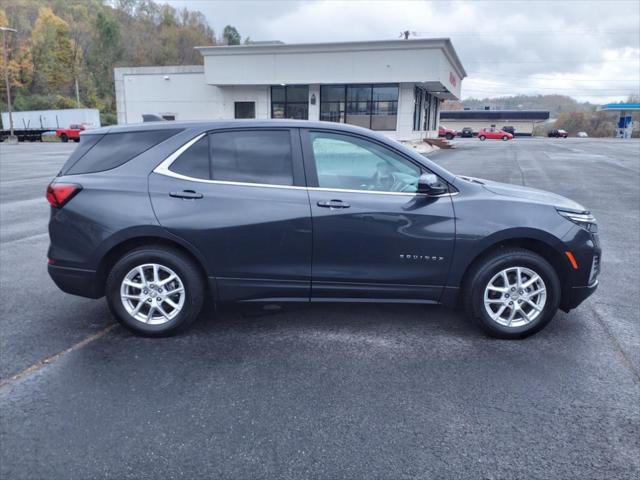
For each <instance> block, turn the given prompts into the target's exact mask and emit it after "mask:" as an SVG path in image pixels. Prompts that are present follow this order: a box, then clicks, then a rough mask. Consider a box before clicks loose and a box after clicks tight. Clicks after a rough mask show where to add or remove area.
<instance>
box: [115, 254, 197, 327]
mask: <svg viewBox="0 0 640 480" xmlns="http://www.w3.org/2000/svg"><path fill="white" fill-rule="evenodd" d="M204 291H205V288H204V279H203V278H202V274H201V273H200V271H199V270H198V267H197V265H196V264H195V263H194V262H193V261H192V260H191V259H190V258H189V257H187V256H186V255H184V254H182V253H181V252H179V251H177V250H173V249H171V248H167V247H164V246H149V247H141V248H137V249H135V250H132V251H131V252H129V253H127V254H126V255H124V256H123V257H122V258H121V259H120V260H119V261H118V262H116V264H115V265H114V266H113V268H112V269H111V272H110V273H109V276H108V278H107V285H106V294H107V302H108V304H109V308H110V309H111V311H112V312H113V314H114V315H115V316H116V318H117V319H118V321H119V322H120V323H121V324H122V325H124V326H125V327H127V328H128V329H130V330H132V331H134V332H135V333H138V334H141V335H148V336H158V335H167V334H170V333H174V332H176V331H178V330H180V329H182V328H184V327H186V326H187V325H189V324H190V323H191V322H193V321H194V320H195V319H196V318H197V316H198V315H199V313H200V311H201V309H202V303H203V297H204Z"/></svg>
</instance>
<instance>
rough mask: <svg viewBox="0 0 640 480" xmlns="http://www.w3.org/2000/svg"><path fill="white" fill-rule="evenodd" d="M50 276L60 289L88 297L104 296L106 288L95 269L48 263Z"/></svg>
mask: <svg viewBox="0 0 640 480" xmlns="http://www.w3.org/2000/svg"><path fill="white" fill-rule="evenodd" d="M47 269H48V271H49V276H50V277H51V279H52V280H53V282H54V283H55V284H56V285H57V286H58V288H59V289H60V290H62V291H63V292H66V293H70V294H71V295H78V296H81V297H88V298H100V297H102V296H104V288H103V286H102V284H101V282H99V281H98V275H97V274H96V272H95V271H94V270H83V269H80V268H70V267H60V266H57V265H51V264H50V265H48V268H47Z"/></svg>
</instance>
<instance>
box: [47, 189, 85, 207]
mask: <svg viewBox="0 0 640 480" xmlns="http://www.w3.org/2000/svg"><path fill="white" fill-rule="evenodd" d="M80 190H82V186H81V185H78V184H77V183H50V184H49V186H48V187H47V201H48V202H49V203H50V204H51V206H52V207H54V208H62V206H63V205H64V204H65V203H67V202H68V201H69V200H71V199H72V198H73V197H74V196H75V195H76V194H77V193H78V192H79V191H80Z"/></svg>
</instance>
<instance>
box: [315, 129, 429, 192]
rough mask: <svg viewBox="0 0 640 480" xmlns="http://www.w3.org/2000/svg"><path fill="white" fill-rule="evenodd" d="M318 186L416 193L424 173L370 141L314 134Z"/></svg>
mask: <svg viewBox="0 0 640 480" xmlns="http://www.w3.org/2000/svg"><path fill="white" fill-rule="evenodd" d="M310 135H311V145H312V149H313V156H314V159H315V166H316V172H317V175H318V186H319V187H320V188H339V189H346V190H365V191H379V192H405V193H415V192H416V191H417V189H418V179H419V178H420V173H421V169H420V167H418V166H417V165H415V164H414V163H412V162H411V161H409V160H407V159H406V158H404V157H402V156H400V155H398V154H397V153H395V152H393V151H391V150H389V149H387V148H385V147H382V146H380V145H378V144H376V143H373V142H370V141H368V140H364V139H360V138H356V137H351V136H347V135H339V134H332V133H324V132H311V134H310Z"/></svg>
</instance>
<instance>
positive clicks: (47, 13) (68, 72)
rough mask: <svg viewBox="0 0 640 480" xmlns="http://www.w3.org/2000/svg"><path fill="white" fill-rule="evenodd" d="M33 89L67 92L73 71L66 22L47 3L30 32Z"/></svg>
mask: <svg viewBox="0 0 640 480" xmlns="http://www.w3.org/2000/svg"><path fill="white" fill-rule="evenodd" d="M31 56H32V58H33V66H34V78H33V88H34V90H35V92H34V93H69V92H70V90H71V84H72V81H73V75H74V72H75V65H74V45H73V42H72V40H71V37H70V36H69V25H68V24H67V22H65V21H64V20H63V19H61V18H60V17H58V16H57V15H56V14H54V13H53V11H52V10H51V9H50V8H48V7H43V8H41V9H40V13H39V15H38V19H37V20H36V23H35V25H34V27H33V31H32V33H31Z"/></svg>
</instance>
